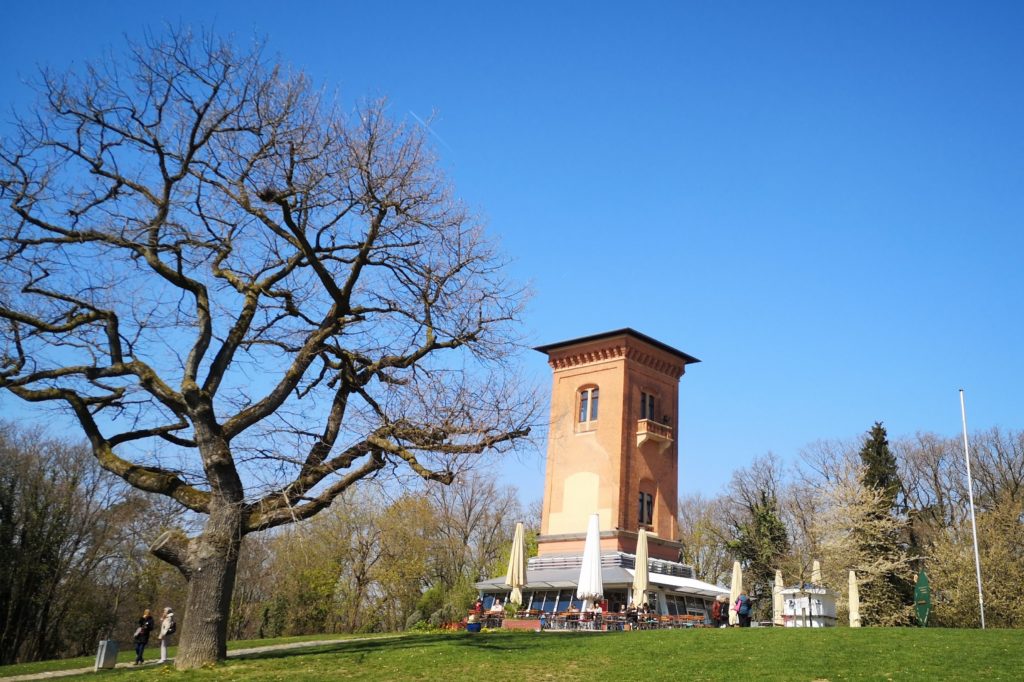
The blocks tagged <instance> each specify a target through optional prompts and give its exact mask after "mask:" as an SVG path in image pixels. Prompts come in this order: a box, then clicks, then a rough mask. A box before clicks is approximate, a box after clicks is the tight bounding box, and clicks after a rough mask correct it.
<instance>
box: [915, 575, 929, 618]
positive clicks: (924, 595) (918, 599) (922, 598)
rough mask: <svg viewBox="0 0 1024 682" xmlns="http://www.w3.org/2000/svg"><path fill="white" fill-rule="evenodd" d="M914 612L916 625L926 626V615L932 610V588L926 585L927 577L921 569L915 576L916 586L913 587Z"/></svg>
mask: <svg viewBox="0 0 1024 682" xmlns="http://www.w3.org/2000/svg"><path fill="white" fill-rule="evenodd" d="M914 610H915V611H917V623H918V625H920V626H921V627H925V626H927V625H928V614H929V613H931V610H932V588H931V587H930V586H929V585H928V575H927V574H926V573H925V572H924V569H923V568H922V569H921V570H920V572H919V573H918V574H917V585H916V586H915V587H914Z"/></svg>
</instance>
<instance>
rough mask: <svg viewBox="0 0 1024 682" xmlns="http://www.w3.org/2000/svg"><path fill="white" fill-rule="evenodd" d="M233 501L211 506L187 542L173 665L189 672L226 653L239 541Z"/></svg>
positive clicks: (238, 521)
mask: <svg viewBox="0 0 1024 682" xmlns="http://www.w3.org/2000/svg"><path fill="white" fill-rule="evenodd" d="M241 527H242V516H241V512H240V510H239V507H238V505H235V504H231V503H229V502H226V501H222V502H220V503H219V504H218V505H217V506H216V507H215V508H213V509H211V511H210V516H209V519H208V520H207V522H206V527H205V528H204V529H203V532H202V534H201V535H199V536H198V537H196V538H194V539H193V540H192V541H191V542H190V543H189V544H190V546H189V555H190V556H189V568H190V571H191V576H190V580H189V585H188V599H187V602H186V604H185V618H184V621H183V623H182V626H183V627H182V628H181V630H180V631H181V641H180V643H179V645H178V655H177V657H176V658H175V661H174V667H175V668H177V669H178V670H189V669H192V668H199V667H202V666H204V665H210V664H213V663H216V662H217V661H220V660H223V659H224V658H226V657H227V632H228V615H229V613H230V611H231V593H232V591H233V590H234V587H235V573H236V570H237V568H238V550H239V546H240V545H241V541H242V534H241Z"/></svg>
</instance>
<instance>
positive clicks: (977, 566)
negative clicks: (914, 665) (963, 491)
mask: <svg viewBox="0 0 1024 682" xmlns="http://www.w3.org/2000/svg"><path fill="white" fill-rule="evenodd" d="M960 418H961V419H962V420H963V424H964V459H965V460H966V461H967V499H968V500H969V502H970V505H971V533H972V534H973V535H974V572H975V573H976V574H977V576H978V606H980V607H981V629H982V630H984V629H985V599H984V597H982V596H981V559H979V558H978V526H977V524H976V523H975V522H974V486H973V484H972V483H971V453H970V450H969V449H968V447H967V410H966V409H964V389H962V388H961V389H960Z"/></svg>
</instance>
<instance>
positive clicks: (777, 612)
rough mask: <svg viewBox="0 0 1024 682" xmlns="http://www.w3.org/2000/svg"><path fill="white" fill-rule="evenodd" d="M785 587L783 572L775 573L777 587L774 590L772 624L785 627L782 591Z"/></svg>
mask: <svg viewBox="0 0 1024 682" xmlns="http://www.w3.org/2000/svg"><path fill="white" fill-rule="evenodd" d="M784 587H785V585H783V583H782V571H775V587H774V588H773V589H772V612H773V613H772V623H773V624H775V625H785V624H786V623H785V621H784V620H783V618H782V611H783V607H784V604H783V600H782V590H783V588H784Z"/></svg>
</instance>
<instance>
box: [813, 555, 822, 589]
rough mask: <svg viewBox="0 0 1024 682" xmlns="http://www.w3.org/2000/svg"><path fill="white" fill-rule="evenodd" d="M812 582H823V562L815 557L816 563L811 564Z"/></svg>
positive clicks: (817, 583)
mask: <svg viewBox="0 0 1024 682" xmlns="http://www.w3.org/2000/svg"><path fill="white" fill-rule="evenodd" d="M811 584H812V585H820V584H821V562H820V561H818V560H817V559H815V561H814V563H812V564H811Z"/></svg>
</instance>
